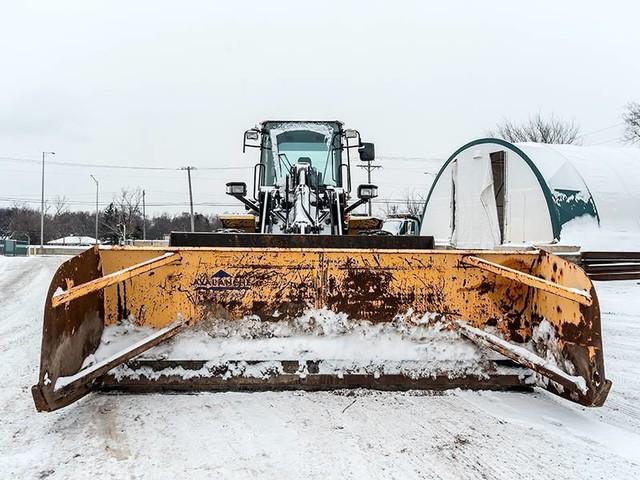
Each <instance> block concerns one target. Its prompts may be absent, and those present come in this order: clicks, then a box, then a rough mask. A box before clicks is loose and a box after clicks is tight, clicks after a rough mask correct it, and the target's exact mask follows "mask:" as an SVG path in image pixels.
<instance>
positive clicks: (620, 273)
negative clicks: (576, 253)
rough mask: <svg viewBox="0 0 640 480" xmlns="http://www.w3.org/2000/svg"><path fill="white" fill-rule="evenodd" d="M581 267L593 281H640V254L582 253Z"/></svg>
mask: <svg viewBox="0 0 640 480" xmlns="http://www.w3.org/2000/svg"><path fill="white" fill-rule="evenodd" d="M580 265H581V266H582V268H583V269H584V271H585V272H587V275H589V277H590V278H591V280H640V252H582V253H581V255H580Z"/></svg>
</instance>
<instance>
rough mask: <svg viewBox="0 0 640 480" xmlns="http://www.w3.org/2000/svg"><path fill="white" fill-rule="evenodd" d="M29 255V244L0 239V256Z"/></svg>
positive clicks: (22, 241)
mask: <svg viewBox="0 0 640 480" xmlns="http://www.w3.org/2000/svg"><path fill="white" fill-rule="evenodd" d="M28 253H29V243H27V242H25V241H24V240H13V239H10V238H3V239H0V255H4V256H5V257H24V256H26V255H27V254H28Z"/></svg>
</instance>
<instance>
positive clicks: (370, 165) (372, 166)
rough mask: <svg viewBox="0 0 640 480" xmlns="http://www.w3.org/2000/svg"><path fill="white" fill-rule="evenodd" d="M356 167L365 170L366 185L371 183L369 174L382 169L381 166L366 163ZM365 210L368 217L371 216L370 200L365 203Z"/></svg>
mask: <svg viewBox="0 0 640 480" xmlns="http://www.w3.org/2000/svg"><path fill="white" fill-rule="evenodd" d="M358 167H360V168H366V169H367V183H369V184H370V183H371V172H372V171H373V170H375V169H376V168H382V165H372V164H371V162H367V164H366V165H358ZM367 209H368V212H369V216H371V200H369V201H368V202H367Z"/></svg>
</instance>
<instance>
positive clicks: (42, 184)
mask: <svg viewBox="0 0 640 480" xmlns="http://www.w3.org/2000/svg"><path fill="white" fill-rule="evenodd" d="M46 154H49V155H55V152H42V183H41V197H40V255H42V254H44V156H45V155H46Z"/></svg>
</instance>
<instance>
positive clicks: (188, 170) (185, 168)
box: [180, 167, 196, 232]
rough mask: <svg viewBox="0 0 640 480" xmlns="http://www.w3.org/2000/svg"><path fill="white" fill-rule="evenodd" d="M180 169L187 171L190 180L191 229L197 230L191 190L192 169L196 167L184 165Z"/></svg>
mask: <svg viewBox="0 0 640 480" xmlns="http://www.w3.org/2000/svg"><path fill="white" fill-rule="evenodd" d="M180 170H186V171H187V179H188V180H189V205H190V208H191V231H192V232H195V231H196V227H195V221H194V219H193V192H192V190H191V170H195V167H182V168H181V169H180Z"/></svg>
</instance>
